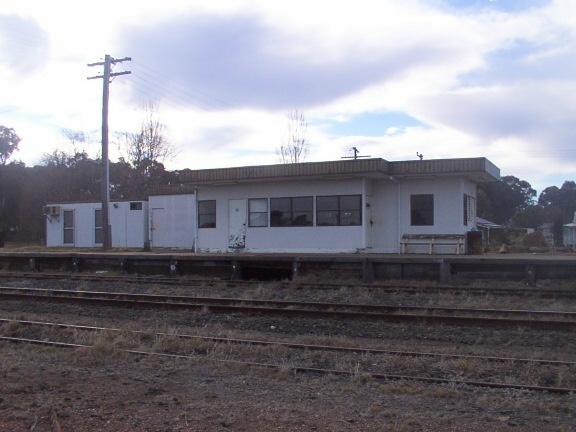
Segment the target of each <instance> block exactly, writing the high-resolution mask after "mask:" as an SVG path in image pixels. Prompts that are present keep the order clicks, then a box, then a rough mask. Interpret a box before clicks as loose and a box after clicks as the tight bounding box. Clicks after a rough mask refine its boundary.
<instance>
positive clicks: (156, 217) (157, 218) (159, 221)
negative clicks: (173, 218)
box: [150, 208, 167, 247]
mask: <svg viewBox="0 0 576 432" xmlns="http://www.w3.org/2000/svg"><path fill="white" fill-rule="evenodd" d="M165 218H166V216H165V214H164V209H163V208H153V209H152V213H151V218H150V243H151V245H152V247H166V241H167V239H166V220H165Z"/></svg>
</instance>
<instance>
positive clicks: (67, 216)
mask: <svg viewBox="0 0 576 432" xmlns="http://www.w3.org/2000/svg"><path fill="white" fill-rule="evenodd" d="M63 218H64V244H74V210H64V215H63Z"/></svg>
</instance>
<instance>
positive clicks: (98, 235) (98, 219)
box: [94, 209, 104, 244]
mask: <svg viewBox="0 0 576 432" xmlns="http://www.w3.org/2000/svg"><path fill="white" fill-rule="evenodd" d="M103 239H104V233H103V231H102V210H100V209H98V210H94V243H96V244H102V243H103V241H102V240H103Z"/></svg>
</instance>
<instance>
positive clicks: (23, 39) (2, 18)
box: [0, 14, 50, 76]
mask: <svg viewBox="0 0 576 432" xmlns="http://www.w3.org/2000/svg"><path fill="white" fill-rule="evenodd" d="M0 52H2V64H1V65H0V67H4V68H7V69H8V70H9V72H11V73H13V74H14V75H15V76H22V75H30V74H33V73H35V72H38V71H40V70H41V69H42V68H43V67H44V66H45V65H46V63H47V62H48V60H49V55H50V45H49V37H48V35H47V33H46V32H45V31H44V30H43V29H42V28H41V27H40V25H39V23H38V22H37V21H36V20H34V19H31V18H23V17H21V16H18V15H12V14H10V15H0Z"/></svg>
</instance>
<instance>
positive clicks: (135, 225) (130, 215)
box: [43, 201, 148, 248]
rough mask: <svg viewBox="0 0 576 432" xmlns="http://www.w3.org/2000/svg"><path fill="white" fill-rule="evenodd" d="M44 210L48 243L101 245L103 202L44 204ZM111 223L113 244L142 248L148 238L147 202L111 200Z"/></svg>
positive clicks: (52, 245) (54, 244)
mask: <svg viewBox="0 0 576 432" xmlns="http://www.w3.org/2000/svg"><path fill="white" fill-rule="evenodd" d="M43 213H44V216H45V219H46V245H47V246H50V247H82V248H87V247H100V246H102V239H103V237H102V235H103V230H102V204H101V203H99V202H82V203H53V204H49V205H47V206H44V208H43ZM110 226H111V235H112V246H113V247H116V248H123V247H129V248H133V247H143V246H144V243H145V241H147V239H148V202H147V201H112V202H111V203H110Z"/></svg>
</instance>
